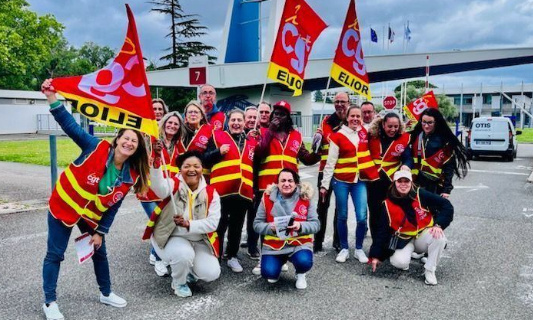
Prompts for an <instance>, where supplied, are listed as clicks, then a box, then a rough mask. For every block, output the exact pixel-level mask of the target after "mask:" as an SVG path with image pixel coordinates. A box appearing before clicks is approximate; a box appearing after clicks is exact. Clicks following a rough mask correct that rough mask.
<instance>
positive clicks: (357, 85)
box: [331, 0, 372, 100]
mask: <svg viewBox="0 0 533 320" xmlns="http://www.w3.org/2000/svg"><path fill="white" fill-rule="evenodd" d="M331 78H332V79H333V80H335V81H337V82H338V83H339V84H341V85H343V86H345V87H347V88H349V89H351V90H353V91H354V92H356V93H358V94H360V95H363V96H365V97H366V98H367V99H368V100H371V99H372V95H371V94H370V85H369V81H368V73H367V72H366V66H365V59H364V57H363V42H362V41H361V33H360V30H359V21H358V20H357V14H356V13H355V1H354V0H351V1H350V7H349V8H348V13H347V14H346V20H345V21H344V27H343V28H342V33H341V37H340V40H339V44H338V45H337V50H336V51H335V58H333V65H332V67H331Z"/></svg>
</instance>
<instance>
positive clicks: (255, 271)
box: [252, 261, 261, 276]
mask: <svg viewBox="0 0 533 320" xmlns="http://www.w3.org/2000/svg"><path fill="white" fill-rule="evenodd" d="M252 273H253V274H255V275H256V276H260V275H261V261H259V263H258V264H257V265H256V266H255V267H254V268H253V269H252Z"/></svg>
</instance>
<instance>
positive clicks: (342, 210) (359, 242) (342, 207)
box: [331, 178, 367, 249]
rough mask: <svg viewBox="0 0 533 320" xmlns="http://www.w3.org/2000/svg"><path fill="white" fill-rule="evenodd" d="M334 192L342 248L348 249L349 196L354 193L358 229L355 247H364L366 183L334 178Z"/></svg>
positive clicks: (353, 199)
mask: <svg viewBox="0 0 533 320" xmlns="http://www.w3.org/2000/svg"><path fill="white" fill-rule="evenodd" d="M331 184H332V186H333V192H335V204H336V206H337V230H338V233H339V241H340V245H341V249H348V248H349V246H348V223H347V222H348V196H349V195H350V194H351V195H352V201H353V205H354V207H355V218H356V220H357V229H356V231H355V248H356V249H362V248H363V240H364V239H365V235H366V230H367V226H366V213H367V194H366V183H365V182H364V181H361V180H359V181H358V182H357V183H348V182H343V181H339V180H337V179H335V178H333V180H332V183H331Z"/></svg>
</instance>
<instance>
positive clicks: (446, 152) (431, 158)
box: [411, 133, 453, 180]
mask: <svg viewBox="0 0 533 320" xmlns="http://www.w3.org/2000/svg"><path fill="white" fill-rule="evenodd" d="M452 156H453V149H452V147H451V146H450V144H448V143H446V144H445V145H444V147H443V148H442V149H440V150H439V151H437V152H435V153H434V154H432V155H426V148H425V146H424V143H423V138H422V133H420V134H419V135H418V136H417V137H416V139H415V141H414V143H413V161H414V167H413V170H412V171H411V172H412V174H413V179H416V178H417V176H418V174H419V173H420V172H424V173H425V174H427V175H429V176H431V177H433V178H435V180H442V179H443V177H442V167H443V166H444V165H445V164H446V163H447V162H448V161H449V160H450V159H451V158H452Z"/></svg>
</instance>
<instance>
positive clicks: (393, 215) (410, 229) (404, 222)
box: [384, 191, 433, 239]
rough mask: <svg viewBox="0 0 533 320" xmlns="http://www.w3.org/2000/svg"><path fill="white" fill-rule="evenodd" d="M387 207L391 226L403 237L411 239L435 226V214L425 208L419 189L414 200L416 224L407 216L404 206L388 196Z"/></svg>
mask: <svg viewBox="0 0 533 320" xmlns="http://www.w3.org/2000/svg"><path fill="white" fill-rule="evenodd" d="M384 202H385V209H386V210H387V214H388V216H389V226H390V227H391V228H392V229H393V230H394V231H397V232H398V233H399V235H400V237H401V238H404V239H409V238H412V237H417V236H418V235H419V234H420V233H421V232H422V231H424V230H425V229H426V228H429V227H432V226H433V214H432V213H431V212H430V211H429V210H427V209H424V208H423V207H422V205H421V203H420V194H419V191H417V194H416V198H415V199H414V200H413V202H412V204H411V205H412V206H413V209H414V210H415V215H416V225H414V224H413V223H411V222H410V221H409V220H408V219H406V218H405V212H404V211H403V209H402V207H400V206H399V205H397V204H395V203H394V202H392V201H391V200H389V199H388V198H387V199H385V201H384Z"/></svg>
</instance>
